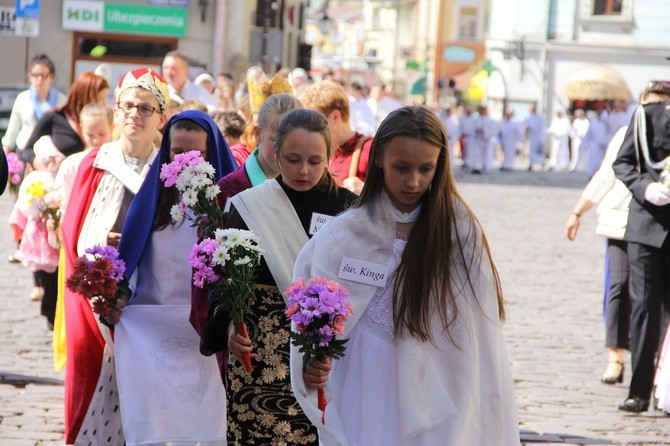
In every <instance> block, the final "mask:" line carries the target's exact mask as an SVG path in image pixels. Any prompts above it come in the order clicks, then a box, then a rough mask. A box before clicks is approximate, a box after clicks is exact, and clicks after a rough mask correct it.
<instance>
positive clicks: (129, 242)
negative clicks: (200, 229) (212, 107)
mask: <svg viewBox="0 0 670 446" xmlns="http://www.w3.org/2000/svg"><path fill="white" fill-rule="evenodd" d="M182 119H188V120H190V121H193V122H195V123H196V124H198V125H199V126H200V127H202V128H203V129H205V130H206V131H207V161H208V162H209V163H210V164H211V165H212V166H213V167H214V171H215V175H214V183H216V182H217V181H218V180H219V178H221V177H223V176H225V175H227V174H229V173H230V172H232V171H233V170H235V168H236V163H235V159H234V158H233V156H232V154H231V153H230V148H229V147H228V144H227V143H226V140H225V139H224V137H223V135H222V134H221V131H220V130H219V128H218V127H217V126H216V123H215V122H214V121H213V120H212V118H210V117H209V115H208V114H207V113H204V112H201V111H198V110H187V111H184V112H181V113H178V114H177V115H175V116H173V117H172V118H171V119H170V120H169V121H168V123H167V125H166V126H165V130H164V131H163V140H162V142H161V149H160V153H159V154H158V157H157V158H156V160H155V161H154V162H153V164H152V165H151V168H150V169H149V172H148V173H147V176H146V178H145V179H144V182H143V183H142V187H141V188H140V190H139V192H137V195H136V196H135V198H133V202H132V204H131V205H130V209H129V210H128V216H127V217H126V221H125V223H124V225H123V231H122V232H121V234H122V235H121V242H120V244H119V254H120V257H121V258H122V259H123V260H124V261H125V262H126V273H125V275H126V277H128V278H130V276H131V275H132V274H133V271H135V268H136V267H137V264H138V263H139V261H140V258H141V257H142V253H143V252H144V249H145V247H146V246H147V242H148V241H149V238H150V237H151V233H152V231H153V229H152V227H153V223H154V215H155V213H156V206H157V205H158V198H159V196H160V192H161V189H162V188H163V181H162V180H161V179H160V177H159V175H160V171H161V167H162V166H163V163H169V162H170V128H171V127H172V125H173V124H174V123H175V122H177V121H181V120H182ZM187 224H188V223H187Z"/></svg>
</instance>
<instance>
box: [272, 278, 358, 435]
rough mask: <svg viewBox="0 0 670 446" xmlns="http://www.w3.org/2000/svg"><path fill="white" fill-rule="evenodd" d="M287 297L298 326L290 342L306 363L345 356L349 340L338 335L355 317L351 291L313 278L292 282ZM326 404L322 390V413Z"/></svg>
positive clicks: (320, 392)
mask: <svg viewBox="0 0 670 446" xmlns="http://www.w3.org/2000/svg"><path fill="white" fill-rule="evenodd" d="M284 295H285V296H286V297H288V309H287V310H286V316H287V317H288V318H289V319H290V320H291V322H293V323H294V324H295V331H294V332H292V333H291V339H292V342H293V345H295V346H296V347H299V349H300V352H301V353H303V355H304V356H303V359H304V363H305V364H307V362H308V361H309V360H310V359H312V358H315V359H316V360H317V361H322V360H324V359H325V358H326V357H330V358H333V359H337V358H341V357H342V356H344V351H345V346H344V344H345V343H346V342H347V340H346V339H336V336H337V335H343V334H344V323H345V322H346V320H347V319H349V316H351V315H352V314H353V308H352V306H351V304H350V303H349V290H347V289H346V288H345V287H343V286H342V285H340V284H339V283H337V282H335V281H333V280H327V279H326V278H324V277H312V278H311V279H309V281H305V279H299V280H297V281H295V282H293V283H292V284H291V286H290V287H289V288H288V289H287V290H286V291H285V292H284ZM327 404H328V402H327V401H326V396H325V393H324V391H323V389H319V391H318V406H319V410H321V411H322V412H325V410H326V405H327ZM321 421H322V422H323V421H324V420H323V418H322V420H321Z"/></svg>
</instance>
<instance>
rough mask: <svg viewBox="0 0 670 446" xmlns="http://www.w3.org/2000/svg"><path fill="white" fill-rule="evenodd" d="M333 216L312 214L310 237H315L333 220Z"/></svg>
mask: <svg viewBox="0 0 670 446" xmlns="http://www.w3.org/2000/svg"><path fill="white" fill-rule="evenodd" d="M332 219H333V217H332V216H331V215H326V214H319V213H318V212H312V220H311V221H310V222H309V235H314V234H316V232H317V231H318V230H319V229H321V227H322V226H323V225H325V224H326V223H328V222H329V221H330V220H332Z"/></svg>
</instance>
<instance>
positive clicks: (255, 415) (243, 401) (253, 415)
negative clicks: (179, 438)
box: [226, 285, 317, 446]
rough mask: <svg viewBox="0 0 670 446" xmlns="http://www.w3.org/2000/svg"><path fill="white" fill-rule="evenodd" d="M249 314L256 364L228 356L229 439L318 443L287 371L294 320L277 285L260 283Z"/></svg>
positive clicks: (250, 442) (242, 445)
mask: <svg viewBox="0 0 670 446" xmlns="http://www.w3.org/2000/svg"><path fill="white" fill-rule="evenodd" d="M249 304H250V311H249V312H248V313H247V315H246V316H245V323H246V325H247V329H248V331H249V337H250V338H251V339H252V340H253V342H254V353H256V354H257V355H258V356H257V357H256V358H252V360H251V364H252V367H253V370H252V372H251V373H249V372H247V371H246V369H245V367H244V365H243V364H241V363H240V362H239V361H238V360H237V359H235V358H234V357H233V356H232V355H231V356H230V359H229V364H230V366H229V369H228V383H227V384H228V385H227V389H229V391H228V392H226V395H227V399H228V443H229V444H231V445H236V446H237V445H239V446H247V445H273V446H274V445H276V446H285V445H286V446H288V445H316V444H317V434H316V428H315V427H314V426H313V425H312V423H310V421H309V420H308V419H307V417H306V416H305V415H304V414H303V412H302V409H300V406H299V405H298V403H297V401H296V400H295V397H294V396H293V391H292V390H291V376H290V373H289V342H290V341H289V339H290V338H289V332H290V328H291V327H290V324H289V322H288V320H287V318H286V316H285V315H284V311H285V309H286V304H285V303H284V299H283V298H282V295H281V293H280V292H279V290H278V289H277V287H276V286H275V287H273V286H267V285H256V287H255V296H254V298H253V299H252V300H251V302H249Z"/></svg>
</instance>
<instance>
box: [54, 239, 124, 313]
mask: <svg viewBox="0 0 670 446" xmlns="http://www.w3.org/2000/svg"><path fill="white" fill-rule="evenodd" d="M125 271H126V264H125V262H124V261H123V260H121V259H120V258H119V251H117V250H116V248H114V247H113V246H104V247H103V246H94V247H93V248H89V249H87V250H86V251H85V253H84V255H82V256H80V257H78V258H77V260H75V262H74V266H73V271H72V274H71V275H70V277H68V279H67V281H66V283H65V284H66V286H67V287H68V288H69V289H70V290H71V291H74V292H75V293H79V294H81V295H82V296H84V297H85V298H86V299H88V300H89V301H90V302H91V308H92V309H93V312H94V313H97V314H99V315H101V316H105V315H108V314H109V313H110V312H111V311H112V310H113V309H115V308H116V302H117V297H116V292H117V291H118V289H119V284H120V283H121V282H122V281H124V280H125V279H124V277H123V273H124V272H125Z"/></svg>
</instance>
